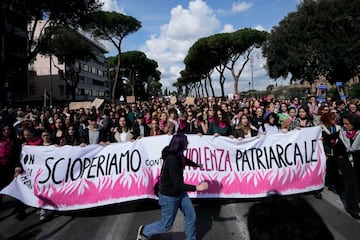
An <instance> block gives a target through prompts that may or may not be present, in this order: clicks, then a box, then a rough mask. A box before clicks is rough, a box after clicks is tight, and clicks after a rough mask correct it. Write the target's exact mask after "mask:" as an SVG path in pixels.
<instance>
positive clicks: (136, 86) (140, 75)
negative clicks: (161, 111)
mask: <svg viewBox="0 0 360 240" xmlns="http://www.w3.org/2000/svg"><path fill="white" fill-rule="evenodd" d="M120 58H121V62H122V64H121V69H120V70H121V74H120V76H121V77H122V78H124V79H127V81H126V84H125V85H123V84H122V83H121V84H119V91H118V92H120V93H122V94H124V95H134V96H136V98H137V99H138V98H141V99H147V98H148V97H149V96H150V95H152V96H154V95H157V93H158V92H159V90H160V89H161V86H162V85H161V83H160V82H159V81H160V75H161V73H160V71H158V69H157V68H158V63H157V62H156V61H155V60H153V59H149V58H147V56H146V55H145V53H143V52H140V51H128V52H124V53H122V54H121V57H120ZM108 61H109V66H111V67H115V66H116V65H117V61H118V57H117V56H116V57H110V58H108ZM120 95H121V94H119V96H120ZM116 97H117V96H116Z"/></svg>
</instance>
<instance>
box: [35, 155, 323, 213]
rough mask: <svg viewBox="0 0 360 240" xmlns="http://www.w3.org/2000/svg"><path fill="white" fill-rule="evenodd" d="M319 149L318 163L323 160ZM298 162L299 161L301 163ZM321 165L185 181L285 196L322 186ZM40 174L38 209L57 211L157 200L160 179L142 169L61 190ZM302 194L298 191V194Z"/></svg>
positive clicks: (191, 175) (214, 190) (193, 175)
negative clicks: (156, 185)
mask: <svg viewBox="0 0 360 240" xmlns="http://www.w3.org/2000/svg"><path fill="white" fill-rule="evenodd" d="M321 154H322V152H321V149H318V159H320V158H321ZM298 162H299V161H298ZM323 165H324V164H322V163H321V161H317V162H312V163H309V164H301V163H298V164H297V165H296V166H293V167H288V168H281V169H272V170H261V171H255V172H242V173H234V172H231V173H224V175H222V173H214V174H212V175H211V177H209V176H208V175H206V174H204V173H202V172H201V171H192V170H190V171H187V172H186V174H185V181H186V183H189V184H194V185H196V184H198V183H199V182H200V181H202V180H205V181H208V182H209V186H210V187H209V190H208V191H207V192H206V193H204V194H201V195H203V196H206V194H222V195H225V196H226V195H229V196H231V195H232V194H245V195H253V194H254V195H256V194H259V193H267V192H268V191H270V190H277V191H279V192H286V191H288V190H300V191H301V190H304V189H306V188H307V187H309V186H313V187H319V186H322V185H323V180H324V174H325V167H324V166H323ZM41 172H42V170H39V171H38V172H37V174H36V177H35V184H34V185H35V186H34V194H35V196H37V197H38V199H39V200H38V204H39V206H43V207H46V206H48V207H50V208H54V209H58V208H61V207H67V206H77V208H79V206H80V208H81V205H86V204H87V205H88V206H89V205H94V206H95V205H98V204H99V203H104V204H107V203H109V204H110V203H115V202H125V201H129V200H135V199H139V198H146V197H149V198H154V194H153V185H154V183H155V181H156V179H157V177H156V176H158V175H159V173H160V170H159V169H158V170H157V171H156V173H155V174H154V175H155V176H154V175H153V172H152V171H151V169H150V168H143V169H142V170H141V171H140V172H139V173H136V174H134V173H132V174H131V175H126V174H121V175H119V176H118V177H117V179H115V180H113V179H112V178H111V177H110V176H108V177H103V178H99V179H96V180H88V179H79V180H76V181H73V182H68V183H64V182H63V183H62V184H61V185H60V186H58V187H54V186H52V187H51V186H50V185H40V184H39V181H38V179H39V176H40V174H41ZM298 192H299V191H298Z"/></svg>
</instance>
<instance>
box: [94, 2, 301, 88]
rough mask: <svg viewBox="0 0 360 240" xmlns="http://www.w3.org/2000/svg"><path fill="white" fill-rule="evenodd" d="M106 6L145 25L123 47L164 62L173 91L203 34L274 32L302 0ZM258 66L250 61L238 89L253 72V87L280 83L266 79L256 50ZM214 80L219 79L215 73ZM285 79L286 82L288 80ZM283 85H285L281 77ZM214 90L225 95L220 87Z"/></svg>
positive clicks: (165, 77) (162, 68) (164, 76)
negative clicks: (245, 29) (249, 31)
mask: <svg viewBox="0 0 360 240" xmlns="http://www.w3.org/2000/svg"><path fill="white" fill-rule="evenodd" d="M101 1H102V2H103V3H104V6H103V10H105V11H117V12H120V13H123V14H126V15H129V16H132V17H135V18H136V19H138V20H139V21H141V23H142V28H141V29H140V30H139V31H137V32H135V33H133V34H131V35H129V36H127V37H126V38H125V39H124V40H123V43H122V50H123V51H132V50H139V51H143V52H144V53H145V54H146V55H147V57H148V58H150V59H154V60H155V61H157V62H158V64H159V70H160V71H161V72H162V75H161V83H162V84H163V88H164V89H165V88H166V87H167V88H168V89H169V90H174V88H173V87H172V84H173V83H174V82H176V80H177V78H178V77H179V76H180V75H179V72H180V71H181V70H183V69H184V65H183V60H184V58H185V56H186V54H187V51H188V49H189V48H190V47H191V46H192V44H193V43H194V42H195V41H196V40H198V39H199V38H201V37H206V36H210V35H213V34H216V33H221V32H232V31H236V30H238V29H241V28H255V29H258V30H264V31H268V32H270V31H271V28H272V27H273V26H276V25H278V23H279V22H280V21H281V20H282V19H283V18H284V17H285V16H287V14H288V13H290V12H293V11H296V5H297V4H298V3H299V1H300V0H253V1H234V0H211V1H205V0H192V1H182V0H101ZM103 43H104V44H105V45H106V46H107V48H108V49H109V51H110V53H109V56H114V55H116V51H115V50H114V47H113V46H111V44H110V43H107V42H103ZM253 59H254V65H253V71H252V72H253V73H252V74H251V67H250V64H249V65H248V66H247V67H246V68H245V70H244V72H243V73H242V75H241V76H240V81H239V91H246V90H248V89H249V81H251V79H252V77H251V76H253V80H254V89H257V90H264V89H265V88H266V87H267V86H268V85H270V84H275V82H274V80H271V79H269V78H268V77H267V74H266V71H265V69H264V65H265V62H266V60H265V59H263V58H262V55H261V52H254V53H253ZM214 79H215V81H214V82H218V81H217V79H216V76H214ZM287 82H288V81H287V80H283V81H282V84H284V85H285V84H287ZM278 84H281V82H280V80H278ZM233 89H234V88H233V80H232V77H231V76H230V73H229V74H228V75H227V78H226V82H225V94H228V93H233ZM215 92H216V94H217V95H220V90H219V86H218V85H217V84H215Z"/></svg>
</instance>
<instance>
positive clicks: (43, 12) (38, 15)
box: [1, 0, 102, 63]
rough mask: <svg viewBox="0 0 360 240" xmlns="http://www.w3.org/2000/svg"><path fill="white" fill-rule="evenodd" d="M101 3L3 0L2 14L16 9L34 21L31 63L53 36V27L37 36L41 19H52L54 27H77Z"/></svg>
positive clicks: (56, 0)
mask: <svg viewBox="0 0 360 240" xmlns="http://www.w3.org/2000/svg"><path fill="white" fill-rule="evenodd" d="M101 5H102V4H101V3H100V1H99V0H78V1H74V0H60V1H59V0H26V1H25V0H23V1H19V0H3V1H2V4H1V14H4V15H8V14H9V13H11V12H12V11H14V12H16V13H17V14H21V15H23V16H25V18H26V19H27V21H28V23H31V22H32V24H30V29H29V33H28V44H29V47H28V52H27V56H28V62H29V63H30V62H31V61H32V60H33V59H34V58H35V57H36V55H37V54H38V53H39V52H41V51H43V50H42V49H41V48H42V47H43V46H44V45H46V42H47V41H49V39H50V38H51V36H52V32H51V28H46V32H44V31H41V32H40V35H41V37H40V38H38V39H36V38H35V37H36V36H35V35H34V33H35V32H36V31H35V30H36V28H37V26H38V22H39V21H40V20H46V21H50V22H51V24H52V26H53V27H56V26H63V27H72V28H77V27H78V23H79V20H80V19H81V18H82V17H83V16H84V15H86V14H89V13H92V12H94V11H97V10H99V9H100V7H101ZM53 29H55V28H53ZM43 30H44V29H43Z"/></svg>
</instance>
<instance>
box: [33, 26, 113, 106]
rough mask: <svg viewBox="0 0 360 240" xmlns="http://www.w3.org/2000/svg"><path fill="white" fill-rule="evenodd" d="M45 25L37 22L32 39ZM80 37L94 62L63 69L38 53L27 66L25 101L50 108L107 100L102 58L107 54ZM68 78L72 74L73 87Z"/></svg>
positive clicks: (78, 63)
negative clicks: (89, 47)
mask: <svg viewBox="0 0 360 240" xmlns="http://www.w3.org/2000/svg"><path fill="white" fill-rule="evenodd" d="M45 24H46V22H45V21H41V22H40V23H38V27H37V28H36V31H35V36H40V34H41V30H42V29H44V25H45ZM83 37H84V38H85V39H87V40H88V41H89V42H90V43H91V45H92V46H93V50H92V51H93V54H94V55H95V56H96V58H95V59H91V60H88V61H81V60H79V61H76V63H75V64H74V65H73V66H66V64H65V62H64V61H62V59H58V58H57V57H56V56H54V55H52V56H44V55H40V54H38V55H37V56H36V59H34V61H33V62H32V63H31V64H30V65H29V75H28V88H27V89H28V94H27V100H28V101H29V102H37V103H42V102H43V103H44V105H46V106H52V105H58V104H64V103H69V102H71V101H82V100H94V99H95V98H108V97H109V94H110V91H109V78H108V67H107V62H106V58H105V53H107V52H108V51H107V49H106V48H105V47H104V46H103V45H102V44H101V43H99V42H97V41H95V40H93V39H90V38H89V37H87V36H86V35H85V34H83ZM74 69H75V70H76V72H75V73H74ZM72 75H76V76H75V79H76V84H74V83H73V82H72V83H70V80H69V79H70V78H71V76H72ZM72 77H74V76H72ZM72 79H74V78H72ZM73 87H75V96H74V97H73V96H72V95H73V94H72V88H73Z"/></svg>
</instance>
